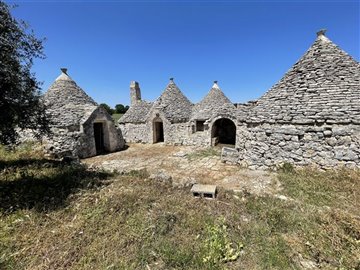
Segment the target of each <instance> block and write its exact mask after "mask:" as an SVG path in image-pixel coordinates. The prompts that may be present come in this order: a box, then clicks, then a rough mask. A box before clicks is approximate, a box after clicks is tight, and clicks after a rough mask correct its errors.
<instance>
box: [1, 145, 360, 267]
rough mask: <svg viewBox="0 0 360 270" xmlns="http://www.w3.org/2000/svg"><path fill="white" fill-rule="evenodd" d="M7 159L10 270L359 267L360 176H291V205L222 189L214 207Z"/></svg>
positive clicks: (141, 176)
mask: <svg viewBox="0 0 360 270" xmlns="http://www.w3.org/2000/svg"><path fill="white" fill-rule="evenodd" d="M1 151H3V150H1ZM4 153H5V152H1V155H2V157H3V158H2V159H1V161H0V165H1V172H0V176H1V178H0V179H1V180H0V196H1V197H0V202H1V207H0V268H3V269H225V268H226V269H303V268H305V266H309V265H310V266H314V267H318V268H320V267H321V268H322V269H359V267H360V258H359V254H360V218H359V210H358V209H359V201H360V200H359V199H360V195H359V193H360V188H359V186H360V185H359V177H360V173H359V171H348V170H343V171H333V172H318V171H315V170H311V169H305V170H296V171H287V172H283V173H280V174H279V180H280V182H281V183H282V185H283V188H284V189H283V195H285V196H286V197H287V198H288V199H287V200H284V199H279V198H276V197H273V196H263V197H259V196H255V195H252V194H248V193H236V194H235V193H232V192H226V191H224V190H222V189H221V190H220V192H219V196H218V198H217V200H213V201H212V200H202V199H197V198H193V197H192V196H191V195H190V193H189V190H188V189H178V188H176V189H175V188H173V187H172V186H168V185H159V184H158V183H155V182H154V181H150V180H149V179H148V178H147V173H146V171H141V172H136V171H133V172H132V173H131V174H129V175H122V176H119V175H112V174H108V173H106V172H94V171H89V170H88V169H86V168H85V167H81V166H80V167H79V166H73V165H70V164H63V163H57V162H52V161H47V160H44V159H43V158H42V157H41V154H39V155H38V156H35V157H34V158H33V159H32V161H31V162H30V161H26V160H29V157H31V154H29V153H28V154H25V153H22V154H21V155H22V157H23V159H19V153H16V154H11V155H9V154H7V156H6V158H4V155H5V154H4ZM19 160H20V161H19ZM43 165H46V167H45V168H44V167H43ZM29 175H30V176H31V177H30V176H29ZM4 176H5V177H4ZM24 185H25V187H26V188H23V186H24ZM225 236H226V237H225ZM231 249H233V250H234V251H231ZM238 252H240V253H239V254H238V256H235V255H236V254H237V253H238ZM232 255H234V258H233V260H231V259H230V258H231V257H232ZM209 257H210V259H208V260H206V259H204V258H209Z"/></svg>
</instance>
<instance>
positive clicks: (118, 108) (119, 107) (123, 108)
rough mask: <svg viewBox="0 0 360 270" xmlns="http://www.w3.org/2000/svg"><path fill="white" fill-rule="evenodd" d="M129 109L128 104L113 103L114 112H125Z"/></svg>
mask: <svg viewBox="0 0 360 270" xmlns="http://www.w3.org/2000/svg"><path fill="white" fill-rule="evenodd" d="M128 109H129V106H127V105H126V106H124V105H123V104H116V105H115V113H126V111H127V110H128Z"/></svg>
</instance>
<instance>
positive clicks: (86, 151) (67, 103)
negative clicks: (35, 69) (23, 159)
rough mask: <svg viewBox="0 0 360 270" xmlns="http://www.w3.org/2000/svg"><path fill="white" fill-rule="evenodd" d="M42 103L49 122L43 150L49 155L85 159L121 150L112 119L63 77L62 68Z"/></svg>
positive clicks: (75, 85) (122, 145)
mask: <svg viewBox="0 0 360 270" xmlns="http://www.w3.org/2000/svg"><path fill="white" fill-rule="evenodd" d="M43 100H44V103H45V104H46V106H47V113H48V115H49V117H50V120H51V122H52V123H51V129H52V132H53V136H52V137H51V138H47V139H45V149H46V151H47V152H48V153H50V154H51V155H53V156H56V157H63V156H78V157H80V158H85V157H90V156H95V155H96V154H99V153H102V152H113V151H116V150H120V149H122V148H123V147H124V144H125V142H124V139H123V137H122V134H121V131H120V130H118V129H116V127H115V124H114V121H113V119H112V117H111V116H110V115H109V114H108V113H107V111H106V110H105V109H104V108H102V107H100V106H98V105H97V104H96V102H95V101H94V100H93V99H92V98H91V97H89V96H88V95H87V94H86V93H85V92H84V91H83V90H82V89H81V88H80V87H79V86H78V85H77V84H76V83H75V81H73V80H72V79H71V78H70V77H69V76H68V75H67V71H66V69H62V73H61V75H60V76H59V77H58V78H57V79H56V80H55V82H54V83H53V84H52V85H51V86H50V88H49V90H48V91H47V92H46V93H45V95H44V97H43Z"/></svg>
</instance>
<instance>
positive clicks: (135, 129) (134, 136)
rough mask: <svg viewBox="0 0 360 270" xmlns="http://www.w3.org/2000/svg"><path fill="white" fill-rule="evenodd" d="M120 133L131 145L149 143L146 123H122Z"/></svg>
mask: <svg viewBox="0 0 360 270" xmlns="http://www.w3.org/2000/svg"><path fill="white" fill-rule="evenodd" d="M118 129H119V131H120V132H122V136H123V138H124V140H125V142H129V143H148V140H149V138H148V137H149V131H148V126H147V124H145V123H139V124H133V123H121V124H119V128H118Z"/></svg>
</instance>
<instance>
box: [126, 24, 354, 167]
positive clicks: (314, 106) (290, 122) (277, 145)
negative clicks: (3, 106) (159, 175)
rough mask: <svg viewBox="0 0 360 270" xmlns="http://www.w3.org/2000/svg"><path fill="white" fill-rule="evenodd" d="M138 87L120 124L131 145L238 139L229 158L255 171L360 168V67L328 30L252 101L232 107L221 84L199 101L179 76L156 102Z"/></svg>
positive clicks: (207, 143)
mask: <svg viewBox="0 0 360 270" xmlns="http://www.w3.org/2000/svg"><path fill="white" fill-rule="evenodd" d="M135 85H136V87H137V89H136V91H134V90H131V91H132V93H136V95H134V94H132V105H131V108H130V110H129V111H128V112H127V113H126V114H125V115H124V116H123V117H122V118H121V119H120V121H119V126H120V129H121V130H122V132H123V135H124V138H125V140H126V141H128V142H143V143H155V142H158V141H164V142H165V143H167V144H183V145H199V146H212V145H216V144H217V143H223V144H232V145H234V149H235V151H230V150H226V149H225V151H224V153H223V158H224V161H228V162H231V163H238V164H241V165H244V166H247V167H249V168H251V169H258V168H260V169H265V168H273V167H275V166H278V165H280V164H282V163H285V162H288V163H292V164H295V165H310V164H313V165H317V166H320V167H322V168H327V167H335V166H339V165H345V166H352V167H354V166H357V167H358V166H360V65H359V63H358V62H357V61H355V60H354V59H353V58H352V57H351V56H349V55H348V54H347V53H345V52H344V51H342V50H341V49H340V48H339V47H337V46H336V45H335V44H334V43H332V42H331V41H330V40H329V39H328V38H327V37H326V36H325V35H324V31H319V32H318V37H317V39H316V41H315V42H314V44H313V45H312V46H311V47H310V49H309V50H308V51H307V52H306V53H305V55H304V56H303V57H302V58H301V59H300V60H299V61H298V62H297V63H296V64H295V65H294V66H293V67H292V68H291V69H290V70H289V71H288V72H287V73H286V74H285V76H284V77H283V78H282V79H281V80H280V81H279V83H277V84H276V85H274V86H273V87H272V88H271V89H270V90H269V91H267V92H266V93H265V94H264V95H263V96H262V97H261V98H259V99H258V100H256V101H251V102H248V103H246V104H233V103H232V102H231V101H230V100H229V99H228V98H227V97H226V96H225V95H224V94H223V92H222V91H221V90H220V88H219V86H218V85H217V82H215V83H214V86H213V87H212V88H211V90H210V92H209V93H208V94H207V96H206V97H205V98H204V99H203V100H202V101H201V102H199V103H198V104H195V105H193V104H191V103H190V102H189V101H188V99H187V98H186V97H185V96H184V95H183V94H182V93H181V91H180V90H179V88H178V87H177V86H176V85H175V83H174V82H173V80H171V81H170V83H169V85H168V86H167V87H166V89H165V91H164V92H163V93H162V95H161V96H160V97H159V98H158V99H157V100H156V101H155V102H154V103H150V102H145V101H142V100H141V98H140V88H139V85H138V83H136V84H135V83H132V87H134V86H135ZM159 133H161V134H160V135H159ZM161 135H162V136H161Z"/></svg>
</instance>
